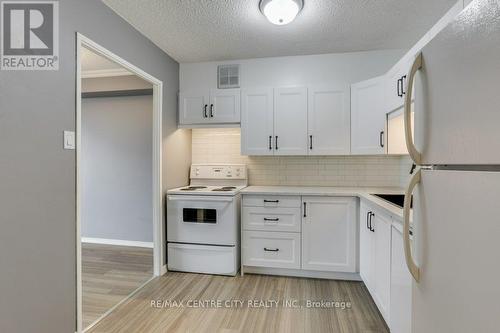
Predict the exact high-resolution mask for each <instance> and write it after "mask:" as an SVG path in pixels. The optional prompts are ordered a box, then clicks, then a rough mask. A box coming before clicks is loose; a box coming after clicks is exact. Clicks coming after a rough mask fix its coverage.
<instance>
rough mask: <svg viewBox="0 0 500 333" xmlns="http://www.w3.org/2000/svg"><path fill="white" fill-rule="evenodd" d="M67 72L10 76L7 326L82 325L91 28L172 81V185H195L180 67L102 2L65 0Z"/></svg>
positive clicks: (168, 124)
mask: <svg viewBox="0 0 500 333" xmlns="http://www.w3.org/2000/svg"><path fill="white" fill-rule="evenodd" d="M59 7H60V8H59V10H60V20H59V26H60V69H59V71H46V72H44V71H36V72H32V71H17V72H15V71H13V72H7V71H1V72H0V184H1V186H0V295H1V297H0V332H15V333H24V332H38V333H45V332H50V333H69V332H74V331H75V329H76V269H75V264H76V257H75V251H76V246H75V244H76V241H75V230H76V225H75V220H76V214H75V211H76V196H75V192H76V185H75V184H76V174H75V151H67V150H63V149H62V131H63V130H66V129H70V130H71V129H73V130H74V129H75V115H76V111H75V98H76V97H75V76H76V74H75V68H76V61H75V54H76V53H75V43H76V32H81V33H83V34H84V35H86V36H87V37H89V38H91V39H93V40H94V41H95V42H97V43H99V44H101V45H103V46H104V47H106V48H108V49H109V50H111V51H112V52H114V53H115V54H118V55H119V56H121V57H122V58H124V59H126V60H127V61H129V62H131V63H133V64H135V65H136V66H138V67H139V68H141V69H143V70H145V71H146V72H148V73H150V74H151V75H153V76H155V77H157V78H158V79H160V80H162V81H163V82H164V91H163V96H164V104H163V115H164V117H163V125H164V127H163V129H164V134H163V139H164V144H163V151H164V169H163V176H164V178H163V186H164V188H165V189H166V188H170V187H174V186H181V185H183V184H185V183H187V176H188V166H189V164H190V154H191V139H190V132H189V131H177V129H176V108H177V92H178V74H179V72H178V71H179V66H178V64H177V63H176V62H175V61H174V60H172V59H171V58H169V57H168V56H167V55H166V54H165V53H164V52H162V51H161V50H160V49H158V48H157V47H156V46H155V45H153V44H152V43H151V42H150V41H149V40H148V39H147V38H145V37H144V36H142V35H141V34H140V33H139V32H137V31H136V30H134V29H133V28H132V27H131V26H130V25H129V24H127V23H126V22H125V21H124V20H123V19H121V18H120V17H119V16H117V15H116V14H115V13H114V12H112V11H111V9H109V8H108V7H106V6H105V5H104V4H102V3H101V2H100V1H99V0H85V1H82V0H64V1H60V2H59Z"/></svg>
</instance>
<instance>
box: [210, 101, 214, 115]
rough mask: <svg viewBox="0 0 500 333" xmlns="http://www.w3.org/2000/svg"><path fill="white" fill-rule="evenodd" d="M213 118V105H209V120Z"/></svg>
mask: <svg viewBox="0 0 500 333" xmlns="http://www.w3.org/2000/svg"><path fill="white" fill-rule="evenodd" d="M213 117H214V105H213V104H210V118H213Z"/></svg>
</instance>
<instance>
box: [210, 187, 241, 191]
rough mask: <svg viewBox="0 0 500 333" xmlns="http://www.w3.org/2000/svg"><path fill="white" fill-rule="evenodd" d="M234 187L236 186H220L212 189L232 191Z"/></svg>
mask: <svg viewBox="0 0 500 333" xmlns="http://www.w3.org/2000/svg"><path fill="white" fill-rule="evenodd" d="M234 189H236V187H234V186H224V187H220V188H214V189H213V190H212V191H221V192H227V191H232V190H234Z"/></svg>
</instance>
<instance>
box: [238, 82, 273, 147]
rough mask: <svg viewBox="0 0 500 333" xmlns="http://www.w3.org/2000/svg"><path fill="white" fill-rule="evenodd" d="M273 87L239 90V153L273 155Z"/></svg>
mask: <svg viewBox="0 0 500 333" xmlns="http://www.w3.org/2000/svg"><path fill="white" fill-rule="evenodd" d="M273 103H274V102H273V89H272V88H256V89H243V90H242V91H241V153H242V154H243V155H273V153H274V133H273Z"/></svg>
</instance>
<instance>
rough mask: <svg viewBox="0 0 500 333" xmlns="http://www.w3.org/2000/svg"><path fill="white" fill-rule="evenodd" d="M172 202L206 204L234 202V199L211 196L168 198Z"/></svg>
mask: <svg viewBox="0 0 500 333" xmlns="http://www.w3.org/2000/svg"><path fill="white" fill-rule="evenodd" d="M168 200H170V201H204V202H207V201H208V202H232V201H233V198H232V197H211V196H203V197H200V196H196V197H195V196H168Z"/></svg>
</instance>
